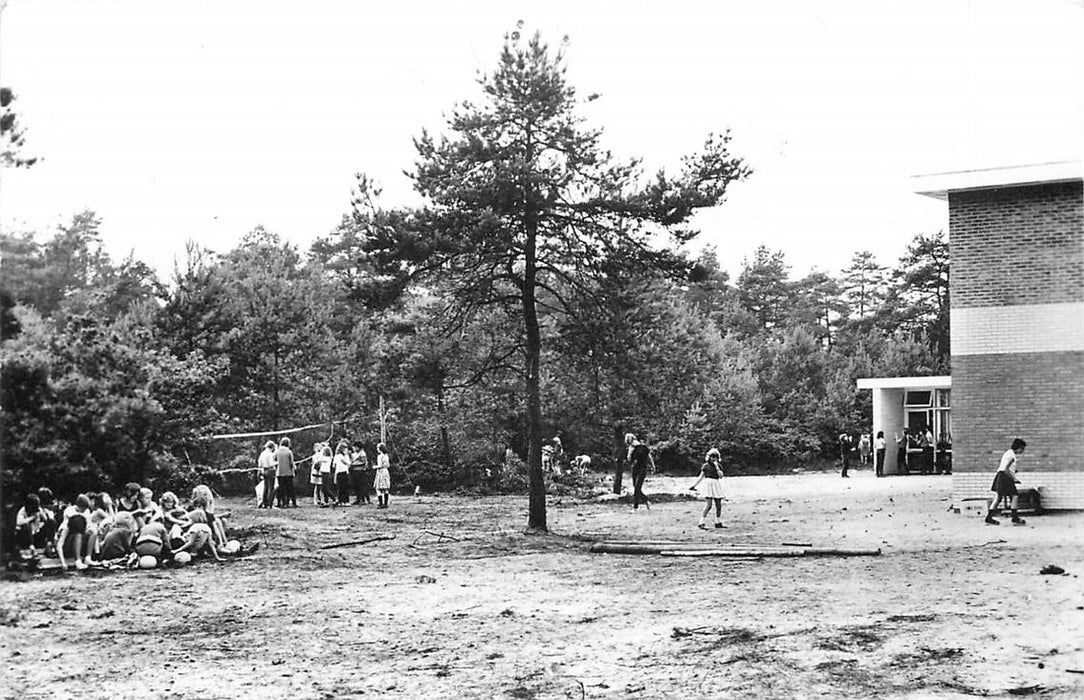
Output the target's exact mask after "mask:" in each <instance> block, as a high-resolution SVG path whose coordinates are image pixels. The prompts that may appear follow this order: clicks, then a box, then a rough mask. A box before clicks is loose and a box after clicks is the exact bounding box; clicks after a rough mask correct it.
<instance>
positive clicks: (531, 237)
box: [522, 144, 549, 532]
mask: <svg viewBox="0 0 1084 700" xmlns="http://www.w3.org/2000/svg"><path fill="white" fill-rule="evenodd" d="M527 155H528V158H527V162H528V163H530V162H531V156H532V148H531V145H530V144H528V150H527ZM525 194H526V197H525V199H526V203H527V205H526V209H525V211H524V216H523V226H524V233H525V234H526V243H525V245H524V255H523V257H524V267H523V290H522V291H523V322H524V331H525V334H526V342H527V348H526V354H527V358H526V359H527V474H528V477H529V484H530V508H529V511H528V516H527V529H529V530H537V531H540V532H546V531H547V530H548V529H549V528H548V527H547V526H546V484H545V481H544V478H543V474H542V381H541V371H540V370H541V364H542V335H541V332H540V330H539V327H538V309H537V307H536V305H535V292H536V291H537V289H536V284H537V280H538V267H537V263H538V261H537V259H536V255H537V248H536V246H537V241H538V211H537V209H536V208H535V203H534V197H533V193H532V191H531V188H530V187H529V186H526V187H525Z"/></svg>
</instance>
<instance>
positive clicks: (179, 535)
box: [161, 491, 192, 548]
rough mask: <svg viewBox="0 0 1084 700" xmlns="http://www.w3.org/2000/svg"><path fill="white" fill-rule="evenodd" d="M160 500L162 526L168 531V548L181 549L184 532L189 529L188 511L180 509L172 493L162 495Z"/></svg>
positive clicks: (190, 521)
mask: <svg viewBox="0 0 1084 700" xmlns="http://www.w3.org/2000/svg"><path fill="white" fill-rule="evenodd" d="M161 500H162V503H161V505H162V524H163V525H165V526H166V530H168V531H169V543H170V546H172V547H173V548H178V547H181V546H182V545H183V544H184V541H185V537H184V532H185V530H187V529H188V528H189V527H191V525H192V520H191V519H190V518H189V517H188V511H186V510H185V509H184V508H181V504H180V502H179V501H178V499H177V495H176V494H175V493H173V492H172V491H166V492H165V493H163V494H162V499H161Z"/></svg>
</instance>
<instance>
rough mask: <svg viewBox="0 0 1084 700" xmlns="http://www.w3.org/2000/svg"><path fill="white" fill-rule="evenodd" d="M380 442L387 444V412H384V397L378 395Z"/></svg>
mask: <svg viewBox="0 0 1084 700" xmlns="http://www.w3.org/2000/svg"><path fill="white" fill-rule="evenodd" d="M380 442H382V443H384V444H385V445H386V444H388V424H387V414H386V413H385V412H384V397H383V396H381V397H380Z"/></svg>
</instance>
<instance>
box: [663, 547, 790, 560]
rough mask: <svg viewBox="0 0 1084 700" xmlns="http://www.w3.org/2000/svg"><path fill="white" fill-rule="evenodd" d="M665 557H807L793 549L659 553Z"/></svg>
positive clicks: (669, 551)
mask: <svg viewBox="0 0 1084 700" xmlns="http://www.w3.org/2000/svg"><path fill="white" fill-rule="evenodd" d="M659 554H661V555H662V556H664V557H726V558H728V559H729V558H731V557H734V558H746V557H754V558H760V557H791V558H794V557H801V556H805V555H804V554H803V553H802V550H799V549H791V550H782V549H698V550H693V549H686V550H664V551H662V552H659Z"/></svg>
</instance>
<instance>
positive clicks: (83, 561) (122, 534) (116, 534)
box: [15, 482, 227, 571]
mask: <svg viewBox="0 0 1084 700" xmlns="http://www.w3.org/2000/svg"><path fill="white" fill-rule="evenodd" d="M43 495H44V496H45V502H46V503H47V504H48V505H47V507H43V505H42V502H43V499H42V496H43ZM15 526H16V532H15V535H16V537H15V540H16V545H17V547H18V556H19V558H20V559H22V560H25V561H34V562H40V559H41V556H42V555H44V556H45V557H47V558H52V557H54V556H55V557H56V558H57V559H59V563H60V567H61V568H62V569H68V568H70V567H74V568H75V569H76V570H80V571H81V570H84V569H87V568H88V567H91V566H99V567H110V568H113V567H117V566H128V567H133V566H136V565H139V566H140V567H141V568H146V566H147V564H148V563H149V562H150V559H149V558H153V560H154V563H153V566H160V565H162V564H165V563H167V562H170V561H171V560H173V559H174V555H175V554H176V553H178V552H186V557H188V558H190V557H191V556H195V557H201V556H205V557H209V558H213V559H216V560H219V561H221V559H222V557H221V555H220V552H221V550H222V548H223V547H224V546H225V545H226V542H227V539H226V528H225V525H224V522H223V518H222V517H221V515H219V516H218V517H216V514H215V510H214V493H213V492H212V491H211V489H210V488H209V487H208V486H206V485H203V484H201V485H199V486H197V487H196V488H194V489H193V490H192V496H191V499H190V501H189V504H188V506H187V507H185V506H182V504H181V503H180V499H178V497H177V495H176V494H174V493H173V492H172V491H167V492H165V493H163V494H162V496H161V504H159V503H155V501H154V492H153V491H152V490H151V489H149V488H145V487H143V486H141V485H140V484H138V483H135V482H132V483H129V484H126V485H125V487H124V488H123V490H122V493H121V496H120V497H119V498H117V499H115V500H114V499H113V498H112V497H111V496H110V495H109V494H108V493H105V492H90V493H82V494H78V495H77V496H76V497H75V498H74V499H73V500H72V502H71V503H70V504H68V505H67V506H65V507H59V506H57V505H56V504H55V503H54V499H53V495H52V491H51V490H49V489H48V488H42V489H39V490H38V492H36V493H30V494H27V496H26V497H25V499H24V502H23V506H22V507H21V508H20V509H19V511H18V513H17V514H16V522H15ZM152 568H153V567H152Z"/></svg>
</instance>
